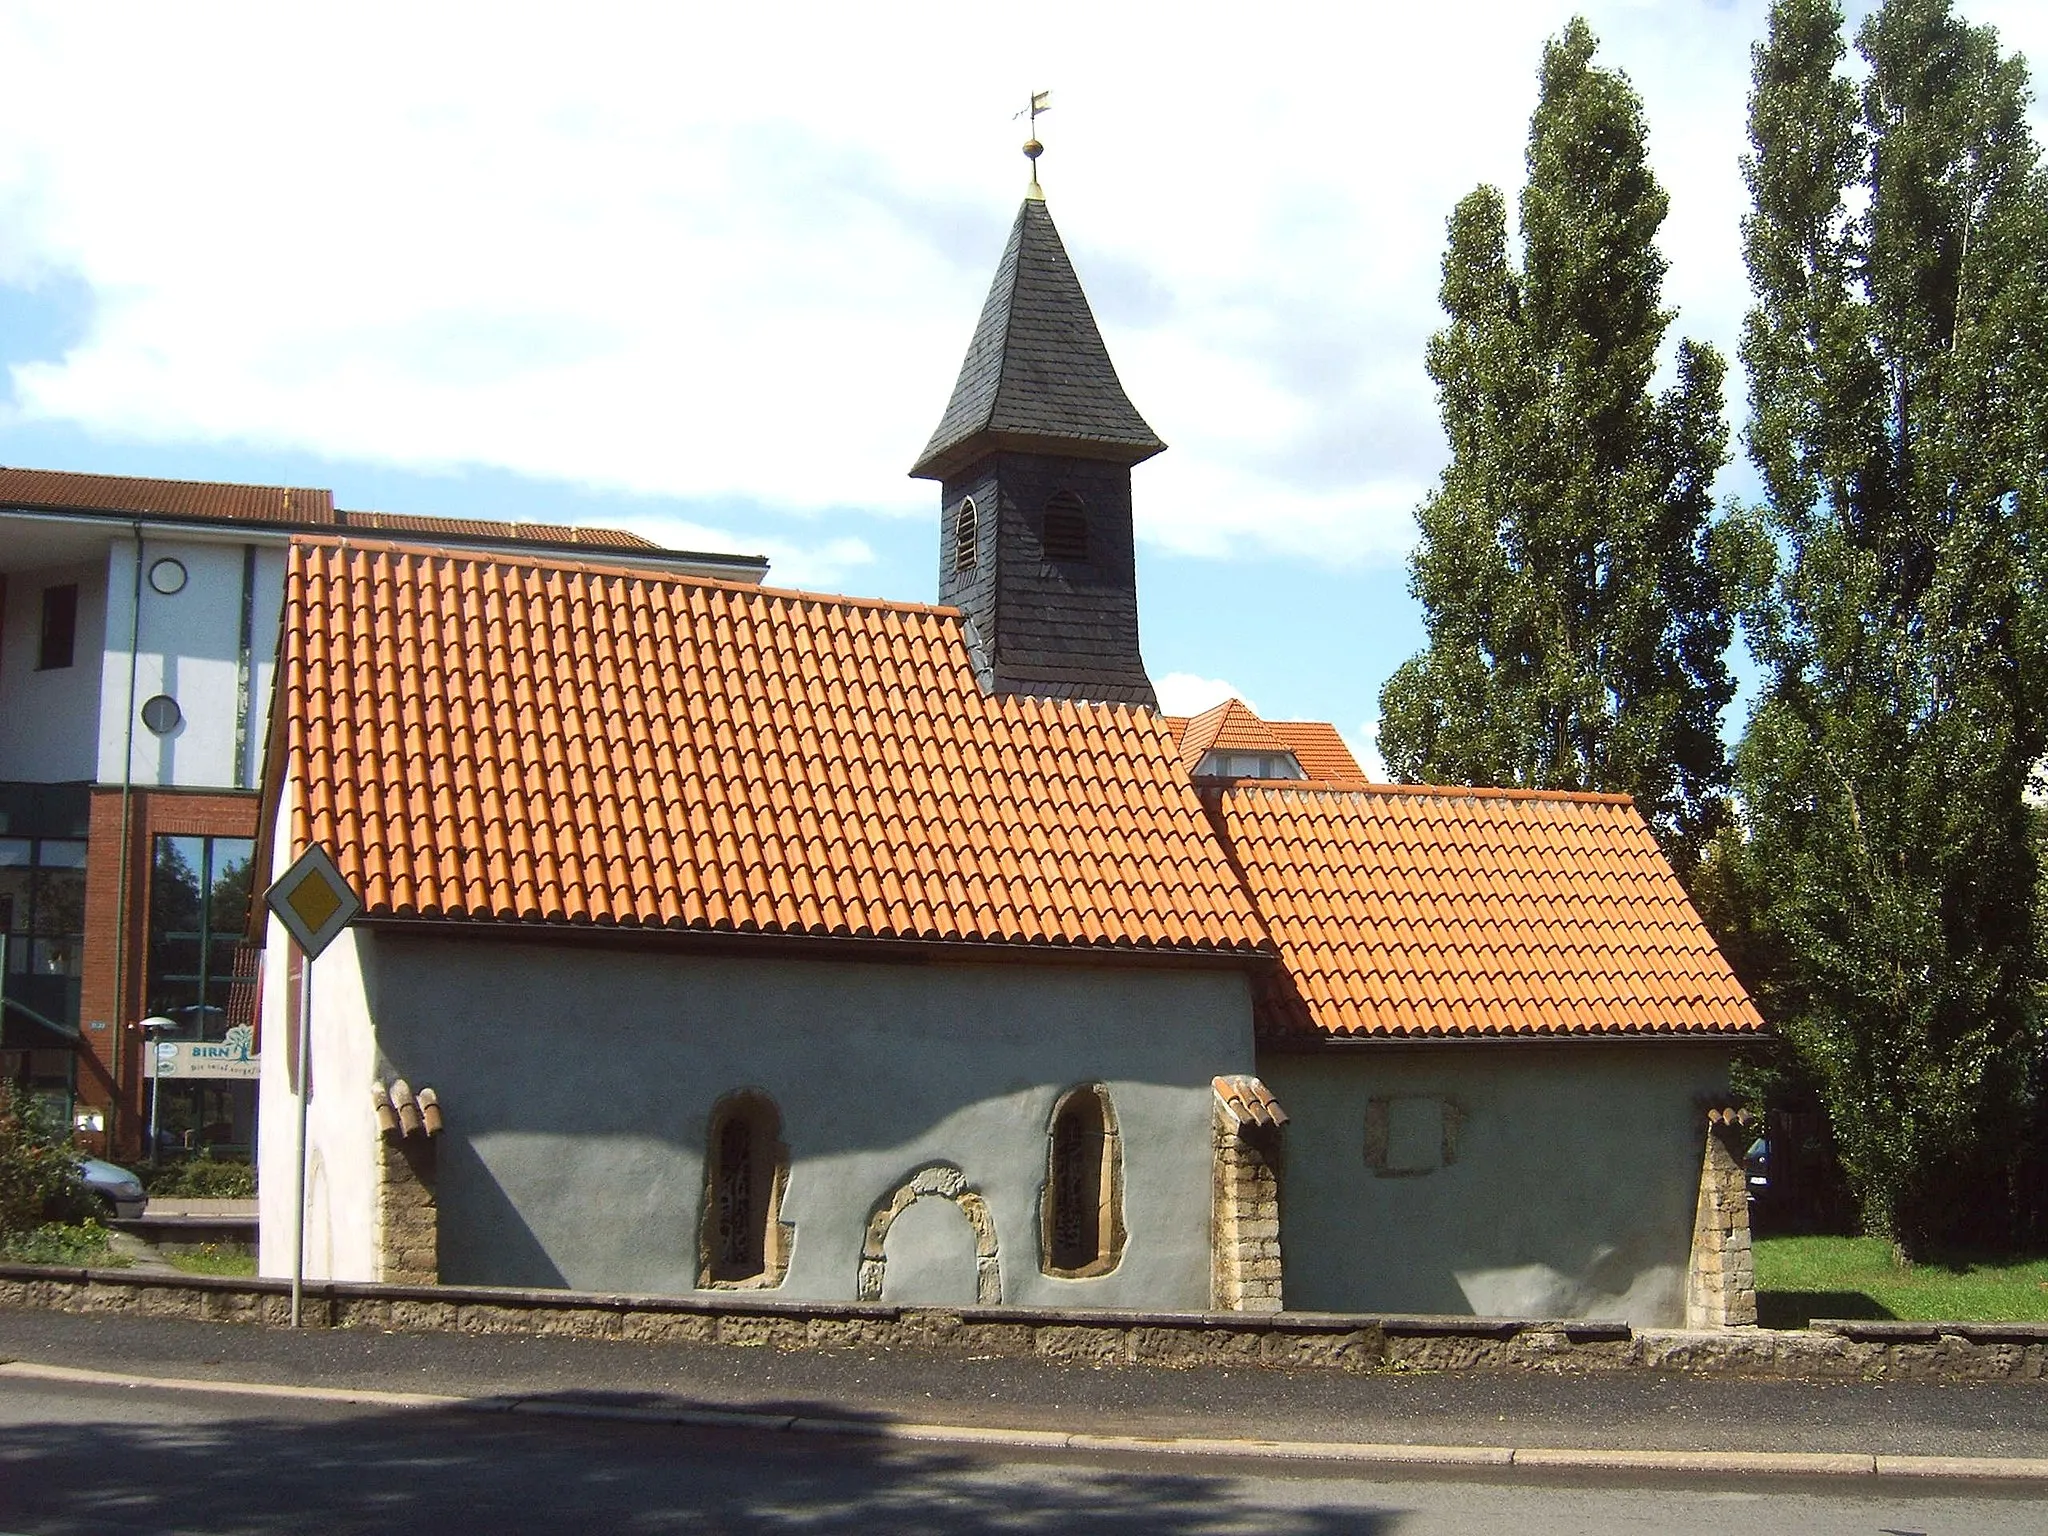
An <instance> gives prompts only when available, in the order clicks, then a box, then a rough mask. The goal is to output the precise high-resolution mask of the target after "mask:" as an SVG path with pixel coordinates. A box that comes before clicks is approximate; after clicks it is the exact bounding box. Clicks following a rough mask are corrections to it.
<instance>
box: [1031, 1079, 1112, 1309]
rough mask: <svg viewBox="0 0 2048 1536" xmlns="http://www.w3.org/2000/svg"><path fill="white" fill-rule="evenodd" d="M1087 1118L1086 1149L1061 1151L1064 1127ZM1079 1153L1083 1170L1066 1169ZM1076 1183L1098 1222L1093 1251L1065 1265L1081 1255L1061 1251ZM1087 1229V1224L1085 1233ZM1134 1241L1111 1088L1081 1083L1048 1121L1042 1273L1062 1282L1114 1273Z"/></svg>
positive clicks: (1042, 1194)
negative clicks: (1089, 1146)
mask: <svg viewBox="0 0 2048 1536" xmlns="http://www.w3.org/2000/svg"><path fill="white" fill-rule="evenodd" d="M1084 1115H1085V1116H1087V1117H1088V1123H1086V1124H1083V1125H1082V1126H1081V1129H1080V1130H1079V1132H1078V1134H1079V1135H1080V1137H1082V1138H1083V1139H1084V1142H1083V1146H1082V1147H1081V1148H1077V1147H1076V1145H1075V1143H1074V1142H1073V1141H1072V1140H1069V1141H1068V1143H1067V1144H1066V1146H1065V1147H1062V1144H1061V1131H1062V1128H1063V1127H1064V1126H1069V1125H1073V1124H1075V1123H1076V1122H1077V1120H1078V1119H1079V1117H1081V1116H1084ZM1091 1139H1092V1140H1094V1141H1095V1142H1096V1143H1097V1145H1098V1147H1099V1150H1098V1152H1097V1154H1096V1156H1095V1157H1094V1158H1093V1159H1086V1158H1085V1141H1086V1140H1091ZM1077 1152H1078V1153H1079V1154H1080V1155H1082V1156H1083V1158H1084V1165H1083V1166H1081V1167H1072V1166H1063V1164H1069V1163H1071V1160H1072V1159H1073V1158H1074V1157H1075V1156H1076V1155H1077ZM1077 1182H1078V1183H1079V1184H1080V1185H1081V1193H1080V1195H1079V1198H1080V1199H1082V1201H1083V1202H1084V1204H1085V1206H1086V1207H1087V1208H1088V1214H1091V1215H1092V1218H1093V1220H1092V1227H1093V1238H1094V1241H1093V1243H1092V1248H1093V1252H1092V1254H1090V1255H1089V1256H1088V1257H1086V1258H1082V1259H1081V1260H1080V1262H1079V1263H1064V1262H1062V1260H1063V1259H1070V1258H1074V1257H1078V1255H1074V1254H1071V1253H1064V1252H1062V1248H1063V1245H1064V1243H1065V1241H1066V1240H1065V1239H1063V1238H1062V1236H1061V1233H1060V1227H1061V1217H1062V1216H1063V1215H1064V1214H1065V1209H1064V1201H1063V1198H1062V1193H1061V1191H1062V1189H1063V1188H1067V1189H1072V1188H1073V1186H1074V1185H1075V1184H1076V1183H1077ZM1068 1198H1072V1196H1069V1197H1068ZM1086 1229H1087V1224H1084V1226H1083V1229H1082V1230H1084V1231H1085V1230H1086ZM1129 1237H1130V1233H1129V1230H1128V1228H1127V1227H1126V1226H1125V1223H1124V1155H1123V1136H1122V1134H1121V1133H1120V1131H1119V1130H1118V1128H1117V1118H1116V1105H1115V1103H1114V1102H1113V1101H1112V1100H1111V1098H1110V1093H1109V1088H1108V1085H1107V1084H1104V1083H1099V1082H1090V1083H1081V1084H1078V1085H1076V1086H1075V1087H1073V1088H1069V1089H1068V1090H1067V1091H1066V1092H1065V1093H1063V1094H1061V1095H1060V1096H1059V1099H1058V1100H1057V1101H1056V1102H1055V1103H1054V1105H1053V1109H1052V1114H1051V1116H1050V1117H1048V1119H1047V1121H1046V1127H1045V1183H1044V1184H1043V1185H1042V1186H1040V1189H1039V1198H1038V1264H1039V1269H1040V1270H1041V1271H1042V1272H1043V1273H1045V1274H1047V1275H1050V1276H1052V1277H1054V1278H1055V1279H1060V1280H1093V1279H1096V1278H1098V1277H1100V1276H1102V1275H1107V1274H1111V1273H1113V1272H1114V1271H1115V1270H1116V1268H1117V1266H1118V1265H1120V1264H1122V1263H1123V1257H1124V1247H1125V1244H1126V1243H1127V1242H1128V1240H1129Z"/></svg>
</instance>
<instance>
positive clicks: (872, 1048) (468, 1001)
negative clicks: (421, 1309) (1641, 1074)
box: [364, 931, 1253, 1308]
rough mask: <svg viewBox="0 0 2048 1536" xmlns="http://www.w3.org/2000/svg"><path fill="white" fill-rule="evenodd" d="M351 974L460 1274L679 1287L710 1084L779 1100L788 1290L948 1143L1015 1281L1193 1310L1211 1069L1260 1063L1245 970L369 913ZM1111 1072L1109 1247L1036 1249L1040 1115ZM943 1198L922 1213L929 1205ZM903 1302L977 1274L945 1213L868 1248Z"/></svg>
mask: <svg viewBox="0 0 2048 1536" xmlns="http://www.w3.org/2000/svg"><path fill="white" fill-rule="evenodd" d="M365 964H366V972H365V976H364V984H365V988H366V991H367V994H368V997H369V1008H370V1014H371V1017H372V1019H373V1020H374V1022H375V1029H376V1034H377V1047H378V1052H379V1055H380V1057H381V1059H382V1062H383V1069H382V1070H383V1071H384V1073H385V1075H387V1076H403V1077H405V1078H406V1079H407V1080H408V1081H409V1082H411V1083H412V1084H413V1085H414V1086H415V1087H421V1086H431V1087H433V1088H434V1089H435V1090H436V1092H437V1093H438V1094H439V1096H440V1101H441V1104H442V1106H443V1109H444V1113H445V1115H446V1119H447V1130H446V1131H445V1132H444V1133H443V1135H442V1137H441V1142H440V1150H439V1164H440V1174H439V1179H440V1223H441V1272H442V1278H443V1279H444V1280H446V1281H450V1282H464V1283H490V1284H514V1285H566V1286H573V1287H578V1288H591V1289H617V1290H633V1291H649V1292H657V1293H680V1292H685V1291H689V1290H692V1289H693V1288H695V1286H696V1283H697V1263H698V1221H699V1215H700V1210H701V1206H702V1202H703V1197H704V1188H703V1185H704V1168H703V1164H704V1156H705V1147H706V1138H707V1135H708V1129H709V1117H710V1114H711V1111H712V1109H713V1106H714V1105H715V1104H716V1103H717V1101H718V1100H719V1099H720V1098H721V1097H722V1096H723V1095H725V1094H728V1093H730V1092H732V1091H734V1090H736V1089H740V1088H754V1089H758V1090H760V1091H762V1092H764V1093H766V1094H768V1095H769V1096H770V1097H771V1098H772V1099H773V1100H774V1102H775V1104H776V1105H777V1107H778V1108H779V1109H780V1111H781V1115H782V1140H783V1141H784V1142H785V1143H786V1144H787V1146H788V1147H789V1151H790V1158H791V1173H790V1179H789V1185H788V1190H787V1194H786V1196H785V1198H784V1201H783V1206H782V1213H781V1215H782V1220H783V1221H784V1222H785V1223H789V1224H791V1225H793V1227H794V1242H793V1247H792V1249H791V1252H790V1263H789V1269H788V1273H787V1276H786V1277H785V1279H784V1282H783V1285H782V1287H781V1288H780V1291H779V1292H778V1293H777V1294H782V1295H788V1296H796V1297H804V1298H821V1299H848V1300H850V1299H853V1298H854V1297H855V1296H856V1295H857V1293H858V1286H859V1274H860V1259H861V1249H862V1244H863V1240H864V1237H865V1229H866V1223H867V1220H868V1216H869V1213H870V1212H871V1211H872V1210H873V1209H874V1208H875V1207H876V1206H877V1205H878V1204H881V1203H883V1202H885V1201H886V1200H887V1199H888V1197H889V1196H890V1195H891V1194H892V1192H893V1191H895V1190H896V1189H897V1188H899V1187H900V1186H902V1185H903V1184H904V1183H906V1182H907V1181H908V1180H909V1179H910V1177H911V1176H912V1175H913V1174H914V1173H916V1172H917V1171H918V1170H919V1169H921V1168H926V1167H928V1166H929V1165H931V1164H934V1163H944V1164H951V1165H954V1166H956V1167H957V1168H959V1169H960V1170H961V1172H962V1173H963V1174H964V1175H965V1177H966V1183H967V1186H968V1187H969V1188H970V1189H972V1190H975V1191H978V1192H979V1193H980V1194H981V1195H982V1197H983V1198H984V1199H986V1201H987V1202H988V1206H989V1210H990V1213H991V1214H992V1215H993V1217H994V1221H995V1227H996V1235H997V1243H998V1257H999V1260H1000V1266H1001V1281H1002V1299H1003V1300H1004V1301H1005V1302H1014V1303H1026V1304H1032V1305H1058V1306H1105V1307H1110V1306H1121V1307H1129V1306H1138V1305H1144V1306H1148V1307H1191V1308H1200V1307H1205V1306H1207V1305H1208V1300H1209V1226H1210V1188H1211V1174H1210V1114H1211V1100H1212V1089H1211V1087H1210V1079H1211V1078H1212V1077H1214V1076H1215V1075H1217V1074H1218V1073H1224V1072H1233V1071H1237V1072H1242V1071H1249V1070H1250V1069H1251V1067H1252V1059H1253V1050H1252V1038H1251V1006H1250V995H1249V988H1248V985H1247V982H1246V979H1245V977H1244V975H1243V974H1242V973H1241V972H1238V971H1235V970H1228V969H1177V968H1175V969H1168V968H1150V967H1115V966H1102V965H1086V964H1047V965H1035V964H1034V965H1019V964H1005V965H955V964H943V965H930V964H891V963H872V962H871V963H848V962H841V961H836V960H811V959H783V958H778V959H758V960H757V959H731V958H711V957H701V956H690V955H684V954H677V953H660V952H654V951H644V950H635V951H626V950H619V949H612V948H598V947H594V946H588V947H586V946H575V945H561V944H557V945H523V944H512V943H505V942H495V941H487V940H461V939H441V938H436V937H421V936H413V935H403V934H400V933H396V932H392V931H386V932H384V933H381V934H379V936H378V941H377V943H376V944H375V945H374V946H366V949H365ZM1084 1081H1100V1082H1104V1083H1106V1084H1107V1085H1108V1087H1109V1091H1110V1094H1111V1098H1112V1101H1113V1103H1114V1106H1115V1111H1116V1114H1117V1117H1118V1120H1119V1123H1120V1126H1121V1130H1122V1142H1123V1147H1124V1188H1125V1220H1126V1223H1127V1226H1128V1229H1129V1239H1128V1242H1127V1244H1126V1247H1125V1250H1124V1254H1123V1259H1122V1262H1121V1263H1120V1264H1119V1265H1118V1267H1117V1268H1116V1270H1115V1271H1114V1272H1112V1273H1110V1274H1108V1275H1104V1276H1101V1277H1098V1278H1094V1279H1088V1280H1064V1279H1055V1278H1052V1277H1050V1276H1047V1275H1045V1274H1043V1273H1042V1272H1041V1267H1040V1251H1039V1248H1040V1244H1039V1196H1040V1190H1041V1187H1042V1185H1043V1183H1044V1179H1045V1172H1046V1148H1047V1141H1046V1138H1047V1132H1048V1127H1049V1120H1050V1116H1051V1113H1052V1109H1053V1106H1054V1103H1055V1101H1056V1100H1057V1099H1058V1097H1059V1096H1060V1094H1061V1093H1063V1092H1064V1091H1065V1090H1067V1089H1068V1088H1070V1087H1072V1086H1074V1085H1075V1084H1077V1083H1080V1082H1084ZM927 1206H932V1207H933V1208H932V1209H926V1207H927ZM886 1253H887V1259H888V1274H887V1279H886V1283H885V1288H884V1294H885V1295H886V1297H887V1298H888V1299H889V1300H891V1301H915V1300H959V1299H961V1298H962V1297H966V1298H971V1297H972V1296H973V1295H974V1294H975V1268H974V1263H975V1257H974V1237H973V1232H972V1228H971V1226H970V1223H969V1222H968V1220H967V1219H966V1218H965V1217H964V1215H963V1214H962V1213H961V1208H960V1207H959V1206H958V1205H957V1204H953V1203H950V1202H947V1201H945V1200H944V1198H943V1197H941V1196H935V1195H927V1196H925V1197H923V1198H921V1199H919V1200H918V1201H917V1202H915V1203H914V1204H912V1205H911V1206H910V1207H908V1208H907V1209H906V1210H905V1211H904V1212H903V1213H902V1214H901V1215H900V1216H899V1217H898V1219H897V1221H896V1223H895V1226H894V1227H893V1228H892V1229H891V1231H890V1233H889V1236H888V1241H887V1244H886Z"/></svg>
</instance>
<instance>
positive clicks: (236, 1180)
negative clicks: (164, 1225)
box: [142, 1151, 256, 1200]
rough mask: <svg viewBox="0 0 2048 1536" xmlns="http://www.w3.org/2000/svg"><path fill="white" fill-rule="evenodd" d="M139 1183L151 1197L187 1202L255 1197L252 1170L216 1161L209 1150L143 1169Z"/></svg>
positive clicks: (254, 1182) (227, 1162) (244, 1165)
mask: <svg viewBox="0 0 2048 1536" xmlns="http://www.w3.org/2000/svg"><path fill="white" fill-rule="evenodd" d="M142 1183H143V1186H144V1188H146V1189H147V1190H148V1191H149V1192H150V1194H151V1196H152V1197H154V1196H157V1195H163V1196H166V1197H170V1198H173V1199H186V1200H253V1199H255V1198H256V1170H255V1168H253V1167H252V1166H250V1165H249V1164H248V1163H245V1162H239V1161H230V1160H228V1159H225V1158H219V1159H217V1158H215V1157H214V1155H213V1154H212V1153H211V1152H210V1151H208V1152H201V1153H200V1154H199V1155H198V1156H196V1157H188V1158H183V1159H180V1160H179V1161H178V1162H175V1163H164V1164H162V1165H160V1166H158V1167H155V1168H147V1169H144V1170H143V1172H142Z"/></svg>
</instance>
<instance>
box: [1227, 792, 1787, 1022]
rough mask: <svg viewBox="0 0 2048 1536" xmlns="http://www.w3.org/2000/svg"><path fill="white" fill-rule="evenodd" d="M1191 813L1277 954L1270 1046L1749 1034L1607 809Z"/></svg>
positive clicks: (1530, 802) (1741, 998)
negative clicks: (1204, 817)
mask: <svg viewBox="0 0 2048 1536" xmlns="http://www.w3.org/2000/svg"><path fill="white" fill-rule="evenodd" d="M1206 798H1207V800H1208V803H1209V804H1210V806H1211V807H1212V811H1213V814H1214V817H1215V820H1216V823H1217V826H1218V828H1219V830H1220V831H1221V832H1222V834H1223V835H1224V837H1225V839H1226V840H1227V841H1228V843H1229V845H1230V848H1231V852H1232V856H1233V858H1234V860H1235V862H1236V864H1237V866H1238V868H1239V869H1240V870H1242V871H1243V873H1244V877H1245V880H1246V882H1247V883H1248V884H1249V886H1250V887H1251V890H1252V893H1253V896H1254V898H1255V899H1256V901H1257V902H1258V905H1259V908H1260V910H1261V912H1262V913H1263V914H1264V916H1265V918H1266V922H1267V925H1268V928H1269V930H1270V931H1271V933H1272V936H1273V939H1274V941H1275V942H1276V943H1277V944H1278V945H1279V947H1280V955H1281V961H1282V965H1281V967H1280V969H1279V970H1277V971H1275V972H1274V973H1272V974H1271V975H1269V976H1267V977H1264V978H1262V979H1261V981H1260V983H1259V993H1260V996H1259V1000H1258V1011H1259V1025H1260V1028H1261V1029H1262V1031H1264V1032H1265V1033H1267V1034H1268V1035H1269V1036H1271V1035H1274V1034H1279V1035H1287V1034H1293V1035H1309V1036H1325V1037H1347V1036H1348V1037H1391V1038H1404V1037H1405V1038H1436V1037H1445V1036H1518V1035H1524V1036H1545V1035H1547V1036H1560V1035H1637V1034H1674V1035H1695V1034H1723V1033H1749V1032H1753V1031H1756V1030H1759V1029H1761V1028H1762V1020H1761V1019H1760V1018H1759V1017H1758V1016H1757V1012H1756V1009H1755V1007H1754V1006H1752V1004H1751V1003H1750V1001H1749V998H1748V996H1747V994H1746V993H1745V992H1744V991H1743V989H1742V985H1741V983H1740V982H1738V981H1737V980H1736V979H1735V975H1734V973H1733V972H1732V971H1731V970H1730V969H1729V968H1728V963H1727V961H1726V960H1725V959H1724V958H1723V957H1722V955H1721V952H1720V950H1719V949H1718V948H1717V947H1716V945H1715V943H1714V940H1713V938H1712V936H1711V935H1710V934H1709V933H1708V932H1707V929H1706V926H1705V924H1703V923H1702V922H1701V921H1700V918H1699V914H1698V913H1697V912H1695V911H1694V910H1693V907H1692V904H1691V902H1690V901H1688V900H1687V898H1686V895H1685V892H1684V890H1683V889H1682V888H1681V887H1680V885H1679V883H1678V879H1677V876H1676V875H1674V874H1673V873H1672V871H1671V866H1670V865H1669V864H1668V863H1667V862H1666V861H1665V859H1664V856H1663V854H1662V852H1661V851H1660V850H1659V849H1658V847H1657V844H1656V840H1655V839H1654V838H1653V837H1652V836H1651V835H1650V829H1649V827H1648V826H1647V825H1646V824H1645V823H1644V821H1643V819H1642V817H1641V816H1639V815H1638V814H1637V813H1636V811H1635V808H1634V806H1633V805H1632V804H1631V803H1630V801H1629V800H1628V799H1627V797H1625V796H1617V795H1572V794H1545V793H1538V792H1533V791H1516V790H1471V789H1437V788H1430V787H1412V786H1379V787H1375V788H1371V789H1358V790H1344V789H1333V788H1327V787H1297V786H1290V785H1285V784H1279V783H1270V782H1262V783H1249V782H1244V783H1239V784H1236V785H1233V786H1231V787H1229V788H1219V789H1216V790H1212V791H1209V792H1207V795H1206Z"/></svg>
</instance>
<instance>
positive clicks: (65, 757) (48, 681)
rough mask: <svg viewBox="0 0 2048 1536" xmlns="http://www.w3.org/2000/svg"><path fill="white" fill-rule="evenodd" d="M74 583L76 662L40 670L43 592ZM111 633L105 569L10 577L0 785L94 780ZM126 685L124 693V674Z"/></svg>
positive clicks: (1, 680) (0, 691) (3, 641)
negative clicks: (104, 646)
mask: <svg viewBox="0 0 2048 1536" xmlns="http://www.w3.org/2000/svg"><path fill="white" fill-rule="evenodd" d="M71 583H76V585H77V587H78V621H77V627H76V629H75V630H74V631H73V633H74V636H75V639H74V643H73V649H72V663H71V665H70V666H68V667H56V668H53V669H51V670H49V671H47V672H44V671H38V670H37V669H36V659H37V652H38V651H39V650H40V649H41V642H42V625H43V591H44V589H45V588H47V587H61V586H65V585H67V584H71ZM106 628H107V573H106V568H105V567H104V566H103V565H100V564H98V563H97V562H95V563H94V564H91V565H64V566H51V567H45V568H43V569H38V570H22V571H9V572H8V573H7V604H6V623H5V629H4V632H0V779H14V780H24V781H27V782H30V783H41V784H52V783H62V782H65V781H67V780H76V779H91V778H92V777H93V775H94V766H95V765H94V752H95V750H96V748H97V745H98V741H99V710H100V645H101V641H102V638H103V637H104V635H105V633H106ZM123 633H124V635H125V633H126V631H123ZM122 683H123V686H124V687H125V686H126V683H127V674H126V672H125V670H124V672H123V674H122Z"/></svg>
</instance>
